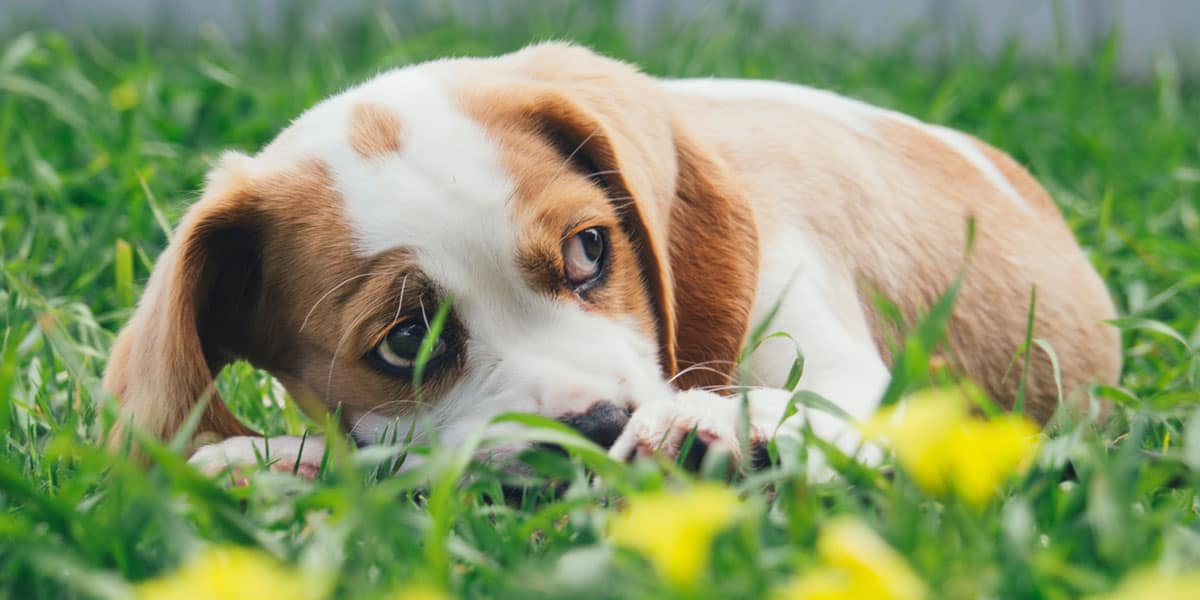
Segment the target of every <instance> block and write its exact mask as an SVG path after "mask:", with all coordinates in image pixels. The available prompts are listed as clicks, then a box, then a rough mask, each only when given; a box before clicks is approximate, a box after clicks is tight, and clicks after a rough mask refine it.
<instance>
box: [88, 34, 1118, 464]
mask: <svg viewBox="0 0 1200 600" xmlns="http://www.w3.org/2000/svg"><path fill="white" fill-rule="evenodd" d="M971 219H973V220H974V222H975V224H976V235H975V239H974V245H973V249H972V252H971V253H970V256H969V258H968V257H967V254H966V247H967V240H966V236H967V229H968V226H967V223H968V221H969V220H971ZM964 263H965V265H966V271H965V273H966V276H965V280H964V281H963V284H962V288H961V292H960V294H959V296H958V300H957V303H956V304H955V307H954V311H953V314H952V316H951V319H950V323H949V331H948V341H947V342H946V344H945V348H944V350H945V354H946V356H947V359H948V360H949V361H951V362H952V363H953V364H954V365H955V366H956V367H958V368H960V369H961V370H963V371H964V372H965V373H966V374H968V375H969V376H971V377H972V378H973V379H974V380H975V381H977V382H978V383H979V384H981V385H982V387H983V388H984V389H985V390H986V391H987V392H988V393H989V394H990V395H991V396H992V397H994V398H996V399H997V400H999V401H1000V402H1001V403H1002V404H1006V405H1011V403H1012V401H1013V398H1014V396H1015V393H1016V387H1017V383H1018V379H1019V377H1018V376H1015V375H1011V374H1009V373H1008V371H1009V366H1010V363H1011V362H1012V360H1013V358H1014V355H1015V354H1016V352H1017V351H1018V348H1019V346H1020V345H1021V344H1022V343H1023V341H1024V339H1025V335H1026V323H1027V312H1028V306H1029V299H1030V294H1031V293H1032V291H1033V290H1034V289H1035V288H1036V293H1037V309H1036V318H1035V320H1034V324H1033V333H1034V335H1035V336H1036V337H1038V338H1042V339H1045V340H1046V341H1048V342H1049V343H1050V344H1051V345H1052V346H1053V348H1054V351H1055V353H1056V354H1057V357H1058V362H1059V367H1060V369H1061V370H1060V373H1059V374H1058V375H1059V376H1060V377H1061V383H1062V386H1063V390H1064V391H1065V393H1066V394H1067V395H1070V394H1073V393H1076V392H1079V391H1080V390H1081V389H1082V388H1084V386H1086V385H1088V384H1090V383H1093V382H1105V383H1112V382H1114V381H1115V379H1116V378H1117V376H1118V374H1119V371H1120V349H1119V336H1118V332H1117V331H1116V330H1115V329H1114V328H1113V327H1110V326H1108V325H1106V324H1105V323H1104V320H1106V319H1109V318H1111V317H1113V316H1114V309H1113V304H1112V301H1111V299H1110V297H1109V294H1108V292H1107V291H1106V289H1105V286H1104V284H1103V283H1102V282H1101V280H1100V278H1099V277H1098V276H1097V274H1096V272H1095V271H1094V270H1093V269H1092V267H1091V266H1090V265H1089V263H1088V261H1087V259H1086V258H1085V257H1084V255H1083V253H1082V252H1081V251H1080V248H1079V247H1078V246H1077V245H1076V243H1075V242H1074V240H1073V239H1072V236H1071V233H1070V231H1069V230H1068V228H1067V227H1066V225H1065V224H1064V222H1063V219H1062V216H1061V215H1060V213H1059V211H1058V210H1057V208H1056V207H1055V205H1054V203H1053V202H1052V200H1051V199H1050V197H1049V196H1048V195H1047V193H1046V192H1045V191H1044V190H1043V189H1042V188H1041V187H1040V186H1039V185H1038V184H1037V183H1036V182H1035V181H1034V180H1033V179H1032V178H1031V176H1030V175H1029V174H1028V173H1027V172H1026V171H1025V170H1024V169H1023V168H1021V167H1020V166H1019V165H1018V164H1017V163H1016V162H1014V161H1013V160H1012V159H1011V158H1009V157H1008V156H1006V155H1005V154H1003V153H1002V152H1000V151H998V150H996V149H994V148H992V147H990V146H988V145H986V144H984V143H982V142H980V141H978V140H976V139H974V138H972V137H970V136H968V135H965V134H962V133H959V132H956V131H953V130H950V129H946V128H943V127H939V126H935V125H927V124H924V123H921V122H919V121H917V120H915V119H912V118H910V117H907V116H904V115H901V114H897V113H894V112H891V111H887V110H883V109H880V108H875V107H872V106H869V105H866V104H863V103H860V102H857V101H854V100H850V99H847V98H843V97H840V96H837V95H834V94H831V93H828V92H824V91H818V90H813V89H809V88H805V87H800V86H797V85H791V84H785V83H777V82H768V81H749V80H734V79H687V80H662V79H655V78H652V77H649V76H646V75H644V74H641V73H639V72H638V71H637V70H636V69H635V68H633V67H631V66H629V65H627V64H624V63H621V62H618V61H615V60H611V59H608V58H604V57H602V56H599V55H597V54H594V53H593V52H591V51H589V50H587V49H584V48H580V47H577V46H572V45H567V44H561V43H548V44H540V45H536V46H531V47H529V48H526V49H524V50H521V51H519V52H515V53H513V54H508V55H505V56H500V57H496V58H482V59H478V58H463V59H452V60H439V61H434V62H429V63H424V64H420V65H416V66H411V67H407V68H403V69H398V70H395V71H390V72H387V73H384V74H382V75H379V76H378V77H376V78H374V79H372V80H370V81H367V82H366V83H364V84H362V85H359V86H357V87H354V88H352V89H350V90H348V91H346V92H344V93H341V94H339V95H337V96H334V97H332V98H330V99H328V100H326V101H324V102H322V103H320V104H318V105H317V106H315V107H313V108H312V109H310V110H309V111H307V112H306V113H304V114H303V115H302V116H301V117H300V118H299V119H297V120H296V121H295V122H294V123H292V124H291V125H290V126H289V127H288V128H287V129H285V130H284V131H283V132H282V133H281V134H280V135H279V136H278V137H277V138H276V139H275V140H274V141H273V142H272V143H270V144H269V145H268V146H267V147H265V148H264V149H262V150H261V151H260V152H259V153H258V154H256V155H254V156H247V155H244V154H240V153H236V152H228V153H226V154H225V155H223V156H222V157H221V158H220V160H219V161H218V163H217V165H216V166H215V168H214V169H213V170H212V171H211V173H210V174H209V176H208V179H207V184H206V188H205V192H204V195H203V197H202V198H201V200H200V201H199V202H197V203H196V204H195V205H194V206H192V208H191V210H190V211H189V212H188V214H187V216H186V217H185V218H184V220H183V222H182V223H181V224H180V226H179V227H178V229H177V230H176V232H175V234H174V237H173V238H172V240H171V243H170V244H169V246H168V247H167V249H166V250H165V251H164V252H163V254H162V256H161V257H160V258H159V260H158V263H157V265H156V266H155V269H154V272H153V274H152V275H151V277H150V281H149V283H148V285H147V287H146V291H145V293H144V295H143V297H142V300H141V303H140V304H139V306H138V308H137V311H136V312H135V314H134V315H133V317H132V319H131V320H130V322H129V324H128V325H127V326H126V327H125V329H124V330H123V331H122V332H121V334H120V336H119V337H118V339H117V342H116V345H115V348H114V350H113V353H112V358H111V361H110V363H109V367H108V371H107V373H106V379H105V380H106V385H107V388H108V389H109V390H110V391H111V392H112V393H114V394H116V396H118V397H119V398H120V401H121V403H122V406H123V410H124V411H125V414H126V417H125V419H123V420H122V426H127V424H129V423H132V424H133V425H134V426H136V427H139V428H141V429H143V430H145V431H148V432H150V433H152V434H154V435H158V436H164V437H165V436H171V435H172V434H174V433H175V432H176V431H177V430H178V429H179V427H180V426H181V424H182V423H183V421H184V419H185V417H186V416H187V415H188V413H189V410H191V409H192V407H194V406H195V404H196V402H197V401H198V400H199V399H202V398H206V397H211V396H213V395H214V392H213V377H214V375H215V374H216V373H217V372H218V371H219V370H220V369H221V368H222V367H223V366H224V365H226V364H228V363H229V362H230V361H233V360H235V359H245V360H248V361H249V362H250V363H252V364H253V365H255V366H257V367H260V368H263V369H266V370H267V371H269V372H270V373H271V374H272V375H274V376H275V377H276V378H277V379H278V380H279V381H280V382H281V383H282V384H283V385H284V386H285V387H286V388H287V390H288V391H289V392H290V393H291V395H292V396H293V397H295V398H297V399H298V400H300V403H301V404H302V405H303V406H304V407H305V409H306V410H308V411H310V413H322V412H324V411H327V410H332V409H333V408H334V407H340V415H341V418H342V420H343V423H342V425H343V426H344V427H345V429H346V430H347V431H348V433H349V434H350V435H351V436H353V437H354V438H355V439H356V440H358V441H359V442H360V443H362V444H370V443H374V442H377V441H379V440H381V439H383V438H385V437H387V434H386V432H388V431H395V430H398V431H399V432H400V433H401V437H403V434H404V432H406V431H409V429H410V427H413V424H414V420H417V419H421V420H422V422H427V423H431V424H432V426H433V428H434V429H435V430H436V432H437V435H438V439H439V440H440V441H441V442H442V443H446V444H454V443H456V442H459V441H461V440H463V439H464V437H465V436H466V435H468V434H469V433H471V432H473V431H475V430H476V429H477V428H479V427H481V426H483V425H484V424H486V423H488V422H489V420H491V419H492V418H493V417H494V416H496V415H498V414H500V413H504V412H511V411H519V412H531V413H539V414H542V415H546V416H549V417H553V418H556V419H560V420H562V421H564V422H567V423H570V424H572V425H573V426H575V427H577V428H578V429H579V430H580V431H581V432H583V433H584V435H586V436H588V437H590V438H592V439H593V440H595V441H596V442H598V443H600V444H603V445H605V446H607V447H610V448H611V452H612V454H613V456H614V457H617V458H620V459H625V458H628V457H629V456H631V455H633V454H635V453H639V452H640V453H646V452H652V451H659V452H665V453H667V454H673V453H677V452H678V451H679V446H680V443H681V440H683V439H684V437H685V435H686V434H687V433H688V432H689V431H691V430H693V429H695V430H696V431H698V432H699V435H700V438H701V440H703V441H705V442H708V443H723V444H726V445H728V446H729V447H731V448H734V449H736V448H739V447H745V444H757V443H761V442H763V441H764V440H766V439H767V438H769V437H770V436H772V435H798V432H799V431H800V430H801V426H802V425H804V424H805V423H807V424H808V425H810V426H811V428H812V431H813V432H814V433H815V434H816V435H818V436H820V437H822V438H824V439H826V440H827V441H830V442H832V443H834V444H835V445H836V446H837V447H839V448H841V449H842V450H844V451H846V452H854V451H855V450H856V449H857V448H859V446H860V444H859V442H860V440H859V438H858V435H857V434H856V428H855V426H854V424H853V423H851V422H847V421H846V420H844V419H841V418H836V417H833V416H830V415H828V414H824V413H822V412H819V411H811V410H803V409H802V410H801V411H800V412H798V413H796V414H795V415H793V416H791V417H789V418H788V419H787V420H786V421H785V422H783V424H782V426H780V422H781V421H782V420H783V418H784V416H785V414H786V410H787V404H788V399H789V397H790V396H791V393H790V392H788V391H786V390H784V389H783V387H784V386H785V382H786V381H787V379H788V376H789V371H790V369H791V367H792V364H793V361H794V360H795V358H796V350H797V348H799V350H800V352H801V353H802V354H803V357H804V369H803V376H802V377H801V379H800V381H799V387H800V388H801V389H806V390H811V391H813V392H816V393H818V394H820V395H822V396H824V397H825V398H827V399H829V400H831V401H832V402H834V403H835V404H836V405H837V406H839V407H840V408H841V409H843V410H844V411H845V412H846V413H848V414H849V415H850V416H851V417H852V418H854V419H865V418H868V417H870V415H871V414H872V413H873V411H875V410H876V408H877V405H878V403H879V401H880V397H881V394H882V392H883V390H884V389H885V387H886V386H887V384H888V382H889V363H890V361H891V358H892V357H891V356H890V354H889V347H890V345H889V341H890V340H894V339H895V336H896V334H897V331H896V330H895V327H894V323H893V321H892V320H891V319H889V318H886V317H885V316H884V315H882V314H881V311H880V309H879V308H878V306H879V304H878V302H877V299H878V298H883V299H885V300H886V301H887V302H889V303H890V304H891V305H893V306H894V307H896V308H897V309H898V310H899V312H900V314H901V315H902V316H903V317H904V318H906V319H909V320H912V319H916V318H917V317H918V316H919V315H921V314H922V312H923V311H925V310H927V309H928V308H929V307H930V306H931V304H932V303H933V302H935V301H936V300H937V299H938V298H939V296H940V295H941V294H942V293H943V292H944V291H945V290H946V289H947V287H948V286H949V285H950V284H951V283H952V281H953V280H954V278H955V276H956V274H957V273H958V272H959V271H960V269H961V268H962V267H963V266H964ZM447 308H448V312H445V316H444V318H442V319H438V318H436V314H437V313H438V312H439V310H443V311H445V310H446V309H447ZM772 315H773V316H772ZM768 316H772V318H771V320H770V323H769V328H768V331H772V332H773V331H780V332H785V333H787V334H788V335H789V336H790V339H787V338H784V337H779V336H777V337H774V338H772V339H769V340H767V341H766V342H765V343H762V344H761V345H760V346H758V347H757V348H754V349H753V352H752V353H751V355H750V356H749V359H748V362H747V363H746V365H745V369H744V370H745V371H746V373H748V377H749V380H748V381H746V380H741V381H736V382H735V381H734V375H735V370H736V369H735V367H736V365H735V363H736V361H737V360H738V358H739V355H740V353H741V351H742V349H743V345H744V344H745V343H746V341H747V337H748V332H750V331H751V329H752V328H753V327H755V326H756V325H757V324H759V323H761V322H763V321H764V320H765V319H767V318H768ZM433 323H441V324H442V325H443V327H442V328H441V330H440V333H438V335H437V336H436V339H434V338H432V337H431V338H430V342H431V343H430V344H429V346H428V347H427V353H428V357H429V361H428V363H427V366H426V367H425V368H424V369H423V371H422V379H421V381H420V382H419V383H420V385H419V387H418V386H416V385H414V375H415V374H416V373H415V371H416V362H417V355H418V353H419V352H420V348H421V343H422V340H423V339H425V338H426V336H427V334H429V333H430V331H431V328H433ZM735 383H737V384H745V385H748V386H751V387H750V391H749V393H748V397H749V417H750V419H749V420H750V427H749V436H750V439H749V440H742V439H738V435H739V433H738V431H739V426H738V422H739V414H740V410H741V403H740V402H739V401H738V400H736V399H735V398H733V397H730V396H728V395H726V394H727V393H728V392H729V391H730V390H732V389H734V388H733V385H732V384H735ZM1027 392H1028V393H1027V404H1026V409H1027V411H1028V412H1030V413H1031V414H1032V415H1034V416H1035V417H1036V418H1038V419H1042V420H1045V419H1046V418H1048V416H1049V415H1050V414H1051V413H1052V411H1053V410H1054V409H1055V406H1056V403H1057V401H1058V399H1059V393H1058V390H1057V386H1056V383H1055V373H1054V371H1053V366H1052V364H1051V361H1050V360H1049V359H1048V358H1047V357H1046V356H1045V355H1043V354H1041V353H1036V354H1035V355H1034V356H1033V358H1032V362H1031V365H1030V370H1029V373H1028V381H1027ZM199 431H200V432H206V433H209V434H215V435H216V436H220V437H221V438H228V439H224V441H221V442H219V443H216V444H212V445H208V446H204V447H201V448H200V449H199V450H198V451H197V452H196V454H195V455H194V456H193V462H196V463H199V464H201V465H202V466H205V467H207V468H212V469H219V468H220V467H222V466H224V465H226V464H230V463H245V462H253V461H254V457H255V451H256V449H257V450H258V451H259V452H261V451H262V450H263V448H262V439H261V438H258V437H254V435H255V434H254V432H252V431H250V430H248V429H247V428H246V427H245V426H243V425H242V424H240V423H239V422H238V421H237V420H236V419H235V418H234V417H233V416H232V415H231V414H230V413H229V412H228V410H227V409H226V407H225V406H224V405H223V404H222V403H221V402H220V401H219V399H218V398H213V399H212V401H211V402H209V404H208V405H207V409H206V411H205V412H204V414H203V418H202V421H201V424H200V428H199ZM414 431H415V433H416V436H417V439H421V438H422V436H423V435H424V432H425V430H424V429H423V428H421V427H416V428H415V429H414ZM117 437H118V438H119V437H120V436H119V435H118V436H117ZM270 447H271V452H272V454H273V455H274V456H276V457H281V458H282V459H283V460H282V463H281V464H282V465H283V466H284V467H285V468H289V469H290V468H291V467H292V466H294V465H301V466H303V467H304V468H305V469H306V470H311V468H312V467H313V465H314V464H315V463H316V462H317V461H319V460H320V458H321V441H320V439H309V440H308V441H307V442H306V450H305V451H304V453H303V455H300V447H301V444H300V443H299V441H298V440H295V439H288V438H276V439H272V440H271V444H270ZM511 450H514V451H515V450H519V448H513V449H511ZM864 458H866V459H868V460H869V459H870V457H864Z"/></svg>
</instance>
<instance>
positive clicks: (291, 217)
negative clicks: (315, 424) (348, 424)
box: [105, 156, 455, 442]
mask: <svg viewBox="0 0 1200 600" xmlns="http://www.w3.org/2000/svg"><path fill="white" fill-rule="evenodd" d="M241 160H250V159H248V158H246V157H239V156H231V157H227V158H226V160H224V161H223V164H222V165H221V166H218V167H217V168H216V169H215V170H214V174H213V176H212V177H210V183H209V191H208V192H207V193H206V194H205V196H204V198H203V199H202V200H201V201H200V202H198V203H197V204H196V205H195V206H193V207H192V209H191V210H190V211H189V213H188V215H187V217H185V219H184V220H183V222H182V223H181V224H180V226H179V228H178V229H177V230H176V232H175V235H174V237H173V240H172V243H171V245H170V246H169V247H168V248H167V250H165V251H164V252H163V254H162V256H160V257H159V259H158V263H157V264H156V266H155V270H154V274H153V275H152V276H151V280H150V283H149V284H148V286H147V288H146V292H145V293H144V294H143V298H142V301H141V303H140V304H139V307H138V310H137V311H136V313H135V314H134V316H133V318H132V319H131V320H130V323H129V324H128V325H127V326H126V328H125V329H124V330H123V331H122V332H121V335H120V336H119V338H118V341H117V344H116V346H115V347H114V350H113V354H112V358H111V360H110V362H109V365H108V370H107V372H106V377H105V385H106V387H107V389H109V390H110V391H111V392H113V393H114V394H116V395H117V397H118V398H119V399H120V401H121V404H122V408H123V416H122V424H121V425H120V426H119V428H118V431H117V432H116V433H117V435H116V436H115V438H114V439H115V440H117V441H118V442H119V441H120V439H122V437H123V431H124V429H123V428H124V424H125V422H126V421H130V420H132V421H133V422H134V423H135V424H136V425H137V426H139V427H141V428H142V429H144V430H145V431H147V432H148V433H150V434H152V435H155V436H158V437H160V438H167V437H170V436H172V435H174V434H175V432H176V431H177V430H178V428H179V426H180V425H181V424H182V422H183V419H184V418H185V417H186V415H187V414H188V412H189V411H190V410H191V409H192V407H193V406H194V405H195V402H197V401H198V400H199V399H200V398H202V397H204V396H205V394H208V393H210V390H212V380H213V376H214V375H215V373H216V372H217V371H219V370H220V368H221V367H223V366H224V365H225V364H227V363H228V362H230V361H232V360H235V359H246V360H249V361H250V362H251V363H252V364H254V365H256V366H258V367H260V368H264V369H267V370H269V371H270V372H271V373H272V374H273V375H275V376H276V377H277V378H278V379H279V380H280V381H281V382H282V383H284V385H285V387H287V389H288V390H289V392H291V394H292V396H293V397H294V398H297V399H311V398H319V399H320V403H319V404H316V403H314V402H312V401H308V402H304V403H303V407H304V408H305V410H307V411H308V412H309V413H310V414H312V415H313V416H314V417H316V418H321V415H322V413H323V411H324V410H325V409H327V408H332V407H334V406H336V405H338V404H342V405H343V406H345V407H347V408H348V409H355V408H356V409H362V410H370V409H374V408H377V407H378V405H379V404H380V402H381V401H380V399H381V398H388V399H395V398H410V397H412V395H413V394H412V390H411V389H409V386H408V385H407V384H405V383H402V382H399V381H398V380H397V379H396V378H392V377H387V376H385V375H383V374H381V373H379V372H377V371H375V370H374V369H371V368H369V367H368V366H366V365H365V364H364V362H363V361H362V360H360V358H361V357H362V356H363V355H365V354H366V353H367V352H369V351H370V350H371V348H372V346H373V343H374V342H375V341H377V340H378V339H379V338H380V336H381V335H382V334H383V333H384V332H385V331H386V330H387V328H388V327H389V326H390V325H391V324H392V322H393V319H394V318H395V316H396V314H397V307H398V306H399V307H401V308H403V310H404V311H405V312H407V311H409V310H412V309H414V308H415V307H418V306H420V305H421V304H422V303H423V304H424V306H426V307H427V309H428V310H429V311H430V313H432V312H433V311H436V310H437V306H438V303H439V301H440V300H439V299H438V298H436V297H435V296H434V295H433V293H432V288H431V287H430V286H429V282H428V281H427V280H425V279H424V278H423V276H422V275H421V274H420V273H419V272H416V271H415V270H414V269H412V265H411V259H410V258H409V257H408V255H407V253H406V252H405V251H404V250H403V249H398V250H396V251H392V252H388V253H385V254H382V255H380V256H376V257H372V258H369V259H363V258H359V257H357V256H356V254H355V251H354V249H353V247H352V236H351V234H350V230H349V227H348V225H347V224H346V223H345V222H344V220H343V216H342V214H341V211H340V208H339V205H340V199H339V198H338V197H337V196H336V193H335V192H334V191H333V190H332V188H331V185H330V182H329V179H328V176H327V175H326V173H325V168H324V166H323V165H321V164H320V163H318V162H314V161H309V162H307V163H302V164H300V165H297V166H296V167H295V168H294V169H288V170H286V171H281V172H278V173H273V174H267V175H260V176H259V177H258V178H251V177H249V176H247V175H245V174H243V173H241V172H239V170H238V169H237V167H236V163H237V162H239V161H241ZM297 207H303V210H297ZM238 243H245V244H246V246H245V252H239V253H236V254H228V253H229V250H230V248H231V247H232V248H238V247H239V246H238ZM218 258H219V259H220V260H217V259H218ZM256 267H257V268H259V269H261V271H260V277H259V281H258V284H257V285H256V286H254V289H255V290H256V291H257V293H256V294H249V295H245V296H240V297H237V298H226V297H222V295H221V294H215V295H214V291H215V290H214V287H213V286H214V281H216V278H217V277H218V275H220V276H223V277H228V275H229V274H230V273H239V272H245V271H249V270H253V269H254V268H256ZM406 276H407V279H406ZM402 288H403V289H404V297H403V299H401V298H400V296H399V294H400V290H401V289H402ZM206 298H211V299H212V300H213V301H217V302H220V301H222V300H226V301H227V304H223V305H219V306H213V307H211V308H212V310H213V311H214V312H216V313H220V314H221V315H223V318H224V319H225V322H223V323H222V322H218V323H213V322H211V321H210V322H209V323H204V322H202V321H201V320H199V319H198V317H197V311H198V306H197V303H198V302H199V301H200V300H202V299H206ZM450 329H451V330H452V329H453V328H452V327H451V328H450ZM454 376H455V375H454V369H449V370H445V371H440V372H439V373H438V376H436V377H430V378H429V379H428V380H427V384H428V385H429V386H430V387H429V390H430V394H431V395H436V394H437V393H438V390H439V389H440V388H441V387H442V386H444V385H446V384H448V383H450V382H452V381H453V378H454ZM412 410H413V406H412V405H411V403H406V402H396V403H394V404H392V405H390V406H389V407H388V410H387V411H386V412H385V414H404V413H408V412H411V411H412ZM205 432H211V433H214V434H216V435H218V436H229V435H244V434H250V433H252V432H250V431H249V430H248V429H247V428H246V427H245V426H243V425H241V424H240V423H238V421H237V420H236V419H234V418H233V416H232V415H230V414H229V412H228V410H227V409H226V408H225V407H224V405H223V404H222V403H221V401H220V398H219V397H217V396H216V394H215V393H213V394H212V400H211V401H210V402H209V404H208V409H207V411H206V413H205V416H204V419H203V420H202V422H201V424H200V427H199V429H198V431H197V433H205Z"/></svg>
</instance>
